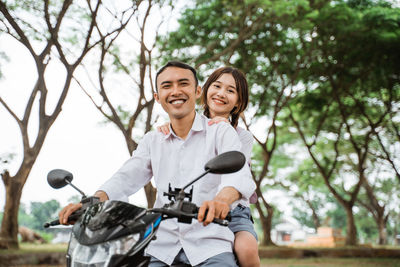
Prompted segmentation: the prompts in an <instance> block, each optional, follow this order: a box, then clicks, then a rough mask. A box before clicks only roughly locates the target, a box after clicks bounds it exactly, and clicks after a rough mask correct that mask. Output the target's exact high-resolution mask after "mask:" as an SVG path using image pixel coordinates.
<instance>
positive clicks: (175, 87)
mask: <svg viewBox="0 0 400 267" xmlns="http://www.w3.org/2000/svg"><path fill="white" fill-rule="evenodd" d="M180 92H181V90H180V87H179V85H178V84H172V94H173V95H179V94H180Z"/></svg>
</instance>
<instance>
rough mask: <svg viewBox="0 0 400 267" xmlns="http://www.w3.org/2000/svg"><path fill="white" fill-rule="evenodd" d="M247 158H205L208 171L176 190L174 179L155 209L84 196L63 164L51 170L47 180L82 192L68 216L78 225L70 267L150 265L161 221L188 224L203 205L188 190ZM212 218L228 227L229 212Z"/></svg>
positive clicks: (70, 249)
mask: <svg viewBox="0 0 400 267" xmlns="http://www.w3.org/2000/svg"><path fill="white" fill-rule="evenodd" d="M245 161H246V160H245V156H244V155H243V154H242V153H241V152H239V151H229V152H225V153H222V154H220V155H218V156H216V157H215V158H213V159H211V160H210V161H208V162H207V163H206V165H205V166H204V169H205V171H204V173H202V174H201V175H200V176H198V177H197V178H196V179H194V180H193V181H191V182H190V183H188V184H187V185H185V186H184V187H183V188H174V189H172V187H171V184H170V185H169V190H168V192H164V196H168V200H169V201H170V203H168V204H166V205H164V206H163V207H162V208H152V209H145V208H141V207H137V206H135V205H132V204H129V203H126V202H122V201H115V200H107V201H104V202H100V201H99V198H97V197H94V196H89V197H88V196H86V195H85V194H84V193H83V192H82V191H81V190H80V189H79V188H77V187H76V186H75V185H73V184H72V183H71V181H72V179H73V175H72V173H70V172H68V171H65V170H61V169H55V170H52V171H50V172H49V173H48V175H47V181H48V183H49V185H50V186H51V187H53V188H55V189H59V188H62V187H64V186H66V185H70V186H72V187H73V188H75V189H76V190H77V191H78V192H79V193H80V194H81V195H82V199H81V203H82V208H81V209H79V210H77V211H75V212H74V213H72V214H71V215H70V217H69V218H68V221H69V222H75V224H74V226H73V227H72V231H71V235H70V241H69V244H68V250H67V255H66V258H67V266H68V267H83V266H90V267H100V266H148V264H149V262H150V257H148V256H146V255H145V252H144V251H145V248H146V247H147V246H148V245H149V243H150V242H151V241H152V240H154V239H155V238H156V232H157V229H158V227H159V225H160V223H161V221H163V220H167V219H171V218H177V220H178V222H180V223H187V224H190V223H192V220H193V219H197V213H198V210H199V208H198V207H197V206H196V205H195V204H194V203H192V202H191V201H192V195H193V187H192V188H191V189H190V191H189V192H188V193H186V192H185V189H187V188H188V187H190V186H191V185H192V184H193V183H195V182H196V181H198V180H199V179H201V178H202V177H203V176H205V175H206V174H207V173H214V174H227V173H233V172H236V171H238V170H240V169H241V168H242V167H243V165H244V164H245ZM213 223H217V224H220V225H222V226H228V224H229V215H228V216H227V218H225V219H219V218H214V220H213ZM55 225H59V220H58V219H57V220H54V221H52V222H49V223H46V224H45V225H44V227H45V228H47V227H50V226H55Z"/></svg>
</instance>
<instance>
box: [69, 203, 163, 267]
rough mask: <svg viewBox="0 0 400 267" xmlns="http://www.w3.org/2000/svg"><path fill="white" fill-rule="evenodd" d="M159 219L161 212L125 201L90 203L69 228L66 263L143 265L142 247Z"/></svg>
mask: <svg viewBox="0 0 400 267" xmlns="http://www.w3.org/2000/svg"><path fill="white" fill-rule="evenodd" d="M160 221H161V215H160V214H158V213H151V214H148V213H146V209H144V208H140V207H137V206H134V205H131V204H129V203H126V202H121V201H105V202H100V203H97V204H95V205H92V206H90V207H89V208H88V209H87V210H86V211H85V213H84V214H83V216H81V218H80V219H79V220H78V221H77V222H76V223H75V225H74V227H73V229H72V233H71V240H70V244H69V246H68V253H67V266H73V267H77V266H92V267H94V266H96V267H97V266H142V265H143V266H146V263H147V261H148V259H147V257H144V256H143V251H144V248H145V247H146V245H147V244H148V243H149V242H150V241H151V240H152V239H153V237H154V235H155V232H156V229H157V228H158V226H159V224H160Z"/></svg>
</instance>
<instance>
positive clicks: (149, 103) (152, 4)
mask: <svg viewBox="0 0 400 267" xmlns="http://www.w3.org/2000/svg"><path fill="white" fill-rule="evenodd" d="M138 9H139V10H140V12H138V13H137V14H136V15H135V16H134V19H133V20H132V21H135V23H134V25H132V23H130V24H129V25H127V27H126V29H125V31H124V33H122V34H121V35H115V36H114V37H113V38H110V39H108V40H106V39H102V41H101V42H100V44H99V46H98V53H99V61H98V65H97V66H98V69H97V71H95V72H94V73H96V74H97V77H96V78H91V80H97V83H94V82H93V83H92V86H91V87H92V88H91V89H92V90H90V89H89V86H84V85H82V83H79V84H80V86H81V88H82V89H83V91H84V92H85V93H86V94H87V95H88V97H89V98H90V99H91V101H92V102H93V104H94V105H95V107H96V108H97V109H98V110H99V111H100V112H101V114H103V115H104V117H105V118H106V120H107V122H110V123H112V124H113V125H115V126H116V127H117V129H118V130H119V131H120V132H121V133H122V134H123V136H124V139H125V143H126V146H127V149H128V152H129V154H130V155H132V153H133V151H134V150H136V148H137V145H138V142H137V139H138V136H140V137H141V136H142V135H144V134H145V133H146V132H148V131H150V130H151V127H152V125H153V123H154V121H155V119H154V118H153V107H154V101H155V100H154V96H153V93H154V92H155V88H154V80H153V76H154V75H153V71H154V67H155V65H157V62H158V61H157V59H155V55H154V52H156V51H155V50H156V42H155V40H156V39H157V38H158V36H159V31H160V27H161V26H165V25H164V24H165V23H166V22H167V21H168V17H167V15H165V14H169V16H171V14H173V12H172V11H173V5H172V4H170V3H169V1H164V0H161V1H160V0H158V1H157V0H147V1H140V2H139V3H138ZM155 22H157V25H156V26H154V25H152V23H155ZM98 32H99V34H100V35H101V36H102V33H101V32H100V30H98ZM149 38H151V41H149ZM127 44H128V46H127ZM136 48H137V49H136ZM136 51H137V52H136ZM77 80H78V81H79V79H78V78H77ZM121 81H124V82H121ZM116 86H119V87H120V89H119V90H121V91H123V90H124V91H123V92H122V93H121V94H124V95H126V99H124V102H122V101H121V100H119V101H118V100H116V99H118V97H115V91H116V88H115V87H116ZM93 89H94V90H93ZM113 93H114V94H113ZM142 129H143V130H142ZM144 189H145V193H146V198H147V203H148V207H152V206H153V205H154V202H155V199H156V189H155V188H154V187H153V186H152V184H151V183H148V184H147V185H146V186H145V188H144Z"/></svg>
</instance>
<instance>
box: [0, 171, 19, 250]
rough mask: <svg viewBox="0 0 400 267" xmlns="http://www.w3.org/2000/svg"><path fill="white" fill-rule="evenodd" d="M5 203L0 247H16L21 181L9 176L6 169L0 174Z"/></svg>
mask: <svg viewBox="0 0 400 267" xmlns="http://www.w3.org/2000/svg"><path fill="white" fill-rule="evenodd" d="M2 178H3V182H4V186H5V190H6V203H5V206H4V214H3V221H2V222H1V231H0V248H1V249H18V209H19V203H20V200H21V192H22V188H23V183H21V182H20V181H21V179H19V177H10V174H9V173H8V171H5V172H4V173H3V174H2Z"/></svg>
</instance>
